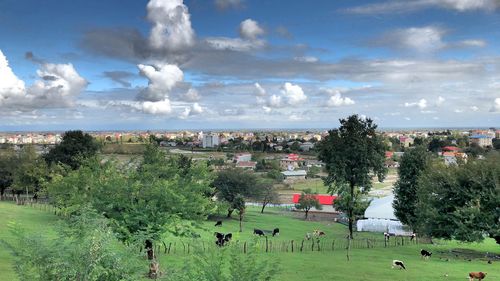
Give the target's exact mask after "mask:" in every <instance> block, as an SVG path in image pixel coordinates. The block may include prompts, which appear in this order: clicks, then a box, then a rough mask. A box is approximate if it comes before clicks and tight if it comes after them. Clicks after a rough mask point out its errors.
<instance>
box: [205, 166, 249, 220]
mask: <svg viewBox="0 0 500 281" xmlns="http://www.w3.org/2000/svg"><path fill="white" fill-rule="evenodd" d="M212 186H214V187H215V191H216V194H217V197H218V199H219V200H222V201H226V202H228V203H229V204H230V206H229V208H228V210H227V211H228V213H227V217H228V218H229V217H231V214H232V212H233V211H234V210H235V209H236V207H235V203H237V202H236V198H237V197H238V196H243V197H255V196H258V192H259V190H258V187H257V177H256V176H255V174H253V173H251V172H248V171H245V170H243V169H227V170H223V171H220V172H219V173H218V175H217V177H216V178H215V180H214V181H213V183H212Z"/></svg>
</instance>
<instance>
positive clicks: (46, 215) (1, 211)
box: [0, 202, 58, 281]
mask: <svg viewBox="0 0 500 281" xmlns="http://www.w3.org/2000/svg"><path fill="white" fill-rule="evenodd" d="M57 220H58V218H57V217H56V216H54V215H53V214H51V213H50V212H48V211H41V210H38V209H35V208H31V207H27V206H17V205H16V204H14V203H12V202H0V241H2V242H4V241H5V242H7V243H11V242H13V237H12V235H11V233H10V231H9V224H10V223H13V222H15V223H17V224H19V225H20V226H21V227H22V228H24V229H25V230H26V231H27V232H31V233H37V234H42V235H43V234H47V235H51V234H53V233H54V229H53V227H54V226H55V224H56V222H57ZM2 242H0V280H2V281H4V280H5V281H7V280H8V281H11V280H17V276H16V273H15V272H14V269H13V263H12V261H13V259H12V256H11V253H10V251H9V250H8V249H7V248H6V246H5V245H4V243H2Z"/></svg>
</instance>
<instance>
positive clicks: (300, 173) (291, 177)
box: [281, 170, 307, 182]
mask: <svg viewBox="0 0 500 281" xmlns="http://www.w3.org/2000/svg"><path fill="white" fill-rule="evenodd" d="M281 174H283V176H284V177H285V181H288V182H293V181H296V180H305V179H306V175H307V172H306V171H305V170H295V171H284V172H281Z"/></svg>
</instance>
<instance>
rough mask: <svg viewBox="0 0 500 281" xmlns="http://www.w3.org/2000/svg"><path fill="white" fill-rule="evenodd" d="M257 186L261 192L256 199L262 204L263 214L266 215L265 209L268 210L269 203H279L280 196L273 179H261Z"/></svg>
mask: <svg viewBox="0 0 500 281" xmlns="http://www.w3.org/2000/svg"><path fill="white" fill-rule="evenodd" d="M257 185H258V188H259V190H260V192H259V195H258V197H257V198H256V199H257V200H259V202H261V203H262V209H261V213H264V208H266V206H267V205H268V204H269V203H278V201H279V194H278V191H277V190H276V187H274V183H273V180H271V179H266V178H263V179H260V180H259V181H258V183H257Z"/></svg>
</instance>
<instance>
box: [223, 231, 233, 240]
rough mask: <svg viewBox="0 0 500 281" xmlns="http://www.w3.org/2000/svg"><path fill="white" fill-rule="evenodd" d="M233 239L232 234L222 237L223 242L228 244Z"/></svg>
mask: <svg viewBox="0 0 500 281" xmlns="http://www.w3.org/2000/svg"><path fill="white" fill-rule="evenodd" d="M231 239H233V234H232V233H228V234H226V235H225V236H224V240H226V242H229V240H231Z"/></svg>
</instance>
